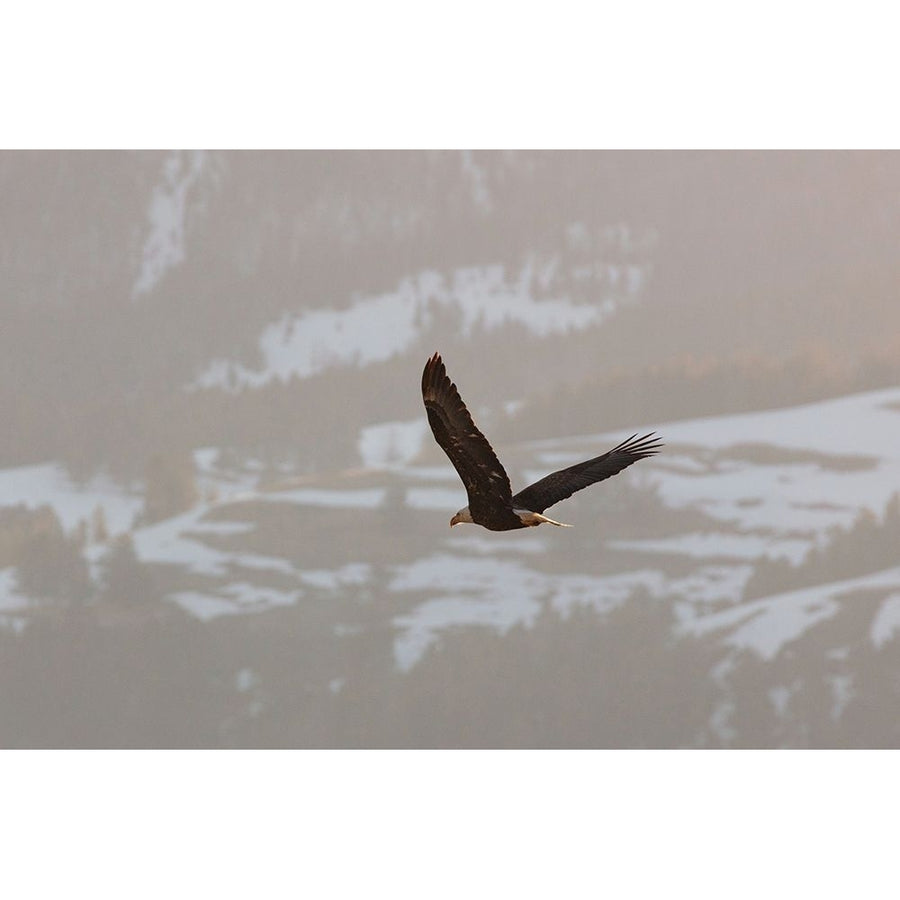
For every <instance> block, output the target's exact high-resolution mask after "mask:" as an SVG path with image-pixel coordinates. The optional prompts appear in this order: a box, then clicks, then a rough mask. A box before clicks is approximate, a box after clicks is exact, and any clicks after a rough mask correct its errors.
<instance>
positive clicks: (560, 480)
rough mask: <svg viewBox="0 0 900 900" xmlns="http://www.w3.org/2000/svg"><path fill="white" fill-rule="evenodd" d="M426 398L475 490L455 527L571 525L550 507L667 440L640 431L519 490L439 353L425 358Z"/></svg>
mask: <svg viewBox="0 0 900 900" xmlns="http://www.w3.org/2000/svg"><path fill="white" fill-rule="evenodd" d="M422 398H423V399H424V401H425V410H426V412H427V413H428V422H429V424H430V425H431V430H432V431H433V432H434V438H435V440H436V441H437V442H438V444H440V445H441V447H442V448H443V450H444V453H446V454H447V456H449V457H450V462H452V463H453V465H454V467H455V468H456V471H457V472H458V473H459V477H460V478H461V479H462V482H463V484H464V485H465V487H466V493H467V494H468V495H469V505H468V506H464V507H463V508H462V509H461V510H459V512H457V513H456V515H455V516H453V518H452V519H451V520H450V527H451V528H452V527H453V526H454V525H456V524H457V523H459V522H472V523H474V524H475V525H481V526H483V527H484V528H488V529H490V530H491V531H511V530H512V529H514V528H528V527H531V526H534V525H542V524H543V523H544V522H547V523H549V524H550V525H560V526H562V527H564V528H569V527H570V526H568V525H565V524H564V523H563V522H557V521H555V520H554V519H551V518H548V517H547V516H545V515H543V512H544V510H545V509H547V508H549V507H551V506H553V504H554V503H559V501H560V500H565V499H566V498H567V497H571V496H572V494H574V493H575V492H576V491H580V490H582V489H583V488H586V487H588V485H591V484H594V482H596V481H603V479H604V478H609V477H611V476H612V475H616V474H617V473H618V472H621V471H622V469H624V468H626V467H627V466H630V465H631V464H632V463H634V462H637V461H638V460H639V459H643V458H644V457H645V456H653V454H654V453H658V452H659V449H660V447H662V446H663V445H662V442H661V440H660V439H659V438H658V437H656V436H655V434H654V433H652V432H651V433H650V434H645V435H644V436H643V437H637V435H636V434H634V435H632V436H631V437H630V438H628V440H625V441H622V443H621V444H619V445H618V446H616V447H613V449H612V450H610V451H608V452H607V453H604V454H603V455H602V456H597V457H594V459H589V460H586V461H585V462H580V463H576V464H575V465H574V466H569V468H568V469H561V470H560V471H559V472H553V473H552V474H550V475H547V476H546V477H545V478H542V479H541V480H540V481H536V482H535V483H534V484H532V485H530V486H529V487H527V488H525V490H524V491H519V493H518V494H516V495H515V496H513V493H512V488H511V487H510V484H509V476H508V475H507V474H506V470H505V469H504V468H503V466H502V465H501V464H500V460H499V459H497V455H496V454H495V453H494V451H493V448H492V447H491V445H490V444H489V443H488V441H487V438H486V437H485V436H484V435H483V434H482V433H481V432H480V431H479V430H478V428H477V426H476V425H475V423H474V422H473V421H472V416H471V415H470V414H469V411H468V410H467V409H466V405H465V403H463V401H462V399H461V398H460V396H459V391H457V389H456V385H455V384H454V383H453V382H452V381H451V380H450V378H449V377H448V376H447V370H446V369H445V368H444V363H443V361H442V360H441V357H440V354H438V353H435V354H434V356H432V357H431V359H429V360H428V362H427V363H426V364H425V371H424V372H423V373H422Z"/></svg>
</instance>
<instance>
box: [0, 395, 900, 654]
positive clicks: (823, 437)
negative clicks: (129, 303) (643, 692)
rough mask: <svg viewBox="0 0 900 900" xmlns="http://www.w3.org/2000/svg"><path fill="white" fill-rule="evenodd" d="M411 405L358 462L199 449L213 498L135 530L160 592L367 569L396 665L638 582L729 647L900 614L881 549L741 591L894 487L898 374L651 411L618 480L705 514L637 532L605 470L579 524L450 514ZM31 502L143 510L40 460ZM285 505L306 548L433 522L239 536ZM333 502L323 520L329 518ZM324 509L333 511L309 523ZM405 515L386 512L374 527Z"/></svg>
mask: <svg viewBox="0 0 900 900" xmlns="http://www.w3.org/2000/svg"><path fill="white" fill-rule="evenodd" d="M422 422H424V417H423V420H422ZM422 422H415V421H413V422H408V423H386V424H385V425H384V426H380V427H374V428H367V429H365V430H363V432H362V433H361V436H360V450H361V454H362V458H363V461H364V462H365V464H366V465H367V467H368V468H365V469H362V470H359V471H358V472H356V473H344V474H341V473H336V474H335V475H334V476H332V477H330V478H324V477H323V478H318V479H304V480H297V479H293V480H291V479H290V478H286V480H285V482H284V483H282V484H276V485H268V486H267V487H266V488H265V489H261V487H260V484H259V481H258V474H256V475H255V474H254V473H253V471H252V467H245V469H244V470H243V471H241V472H230V473H229V472H227V471H226V470H224V469H221V468H217V465H218V464H217V462H216V454H215V452H214V451H213V450H212V449H211V448H206V449H203V450H200V451H198V452H197V454H196V457H195V461H196V465H197V470H198V476H200V477H201V478H202V483H203V484H204V486H205V488H206V493H207V495H209V489H210V488H211V487H214V488H215V494H216V499H215V500H211V501H208V502H205V503H204V504H202V505H199V506H197V507H195V508H194V509H192V510H191V511H189V512H187V513H185V514H183V515H180V516H178V517H176V518H173V519H168V520H164V521H162V522H158V523H156V524H153V525H149V526H145V527H139V528H137V529H136V530H135V531H134V535H133V536H134V547H135V551H136V553H137V555H138V558H139V559H140V560H142V561H143V562H145V563H148V564H152V565H164V566H167V567H175V568H176V569H180V570H181V571H182V572H183V573H184V578H185V580H186V586H185V588H184V589H175V590H171V591H169V592H168V600H169V602H172V603H175V604H178V605H180V606H181V607H183V608H184V609H185V610H187V611H188V612H190V613H191V614H193V615H196V616H197V617H198V618H201V619H203V620H209V619H211V618H215V617H217V616H220V615H224V614H240V613H247V612H252V613H260V612H265V611H266V610H270V609H275V608H277V607H281V606H284V605H285V604H287V605H292V604H300V603H306V602H321V601H322V599H323V598H325V599H327V597H328V596H330V595H334V596H342V597H347V596H353V595H356V594H359V595H363V594H369V593H371V591H372V590H373V585H374V583H375V582H374V580H375V579H376V577H377V579H379V581H378V584H379V588H378V589H379V590H380V591H384V592H387V594H389V595H394V596H395V597H396V600H397V603H398V604H399V608H400V609H401V610H402V611H399V612H398V611H396V609H394V607H392V610H394V611H391V612H388V610H387V609H386V610H385V616H386V617H387V618H388V620H389V625H390V628H391V629H392V630H393V633H394V640H393V647H394V661H395V664H396V665H397V666H398V667H399V668H400V669H402V670H406V671H408V670H411V669H413V668H414V667H415V665H416V664H417V662H418V661H419V660H421V659H422V657H423V655H424V654H425V653H427V652H428V649H429V647H431V646H432V645H434V644H435V642H437V641H439V640H440V637H441V635H442V634H443V633H445V632H448V631H452V630H454V629H458V628H465V627H476V628H477V627H488V628H492V629H496V630H499V631H500V632H503V631H504V630H506V629H509V628H510V627H512V626H513V625H516V624H525V625H527V624H528V623H529V622H530V621H531V620H533V618H534V616H535V615H536V614H537V612H538V611H539V610H540V609H541V608H542V607H543V606H544V605H546V604H549V605H550V607H551V608H553V609H554V610H557V611H558V612H559V613H560V614H562V615H565V614H566V613H567V612H568V611H569V610H570V609H571V608H572V607H573V605H588V606H591V607H593V608H595V609H597V610H599V611H603V610H607V609H609V608H611V607H613V606H615V605H617V604H621V603H624V602H627V600H628V598H629V596H630V595H631V593H632V592H633V591H634V590H635V589H641V590H644V591H646V592H649V594H650V595H651V596H653V597H656V598H658V600H659V601H660V602H665V603H669V604H674V605H675V607H676V609H677V614H678V619H679V621H680V623H681V624H680V627H681V628H683V629H685V630H687V631H691V632H692V633H695V634H715V635H717V636H718V638H719V639H720V640H721V641H722V644H723V646H724V647H741V648H749V649H752V650H754V651H756V652H757V653H758V654H759V655H760V656H761V657H764V658H771V657H772V656H774V655H776V654H777V653H778V652H779V651H781V650H782V649H784V648H785V647H786V646H789V645H790V644H791V643H792V642H795V641H798V640H800V639H802V638H803V637H804V635H806V634H807V633H808V632H809V631H810V630H812V629H815V628H816V627H817V626H818V625H819V624H821V623H822V622H824V621H826V620H827V619H829V618H830V617H832V616H833V615H834V614H835V613H836V612H837V611H838V610H839V609H840V605H841V602H842V598H845V597H848V596H852V595H853V593H854V592H858V591H859V590H862V589H871V590H878V591H881V592H883V594H884V603H883V604H882V605H881V606H880V607H879V608H878V610H877V612H876V614H875V617H874V618H873V619H872V621H871V622H870V623H869V625H868V626H867V634H866V635H864V637H865V638H866V639H867V640H871V641H872V642H873V644H874V645H876V646H877V645H880V644H881V643H883V642H884V641H886V640H888V639H889V637H890V635H892V634H893V630H894V629H895V628H896V627H897V624H898V621H900V619H898V616H897V614H896V610H897V594H898V592H900V569H898V568H890V567H889V568H886V569H884V570H879V571H873V572H871V573H869V574H866V575H863V576H860V577H857V578H853V579H848V580H845V581H841V582H839V583H834V584H823V585H820V586H815V587H811V588H807V589H804V590H799V591H790V592H787V593H785V594H779V595H778V596H773V597H768V598H759V599H755V600H753V601H751V602H746V603H742V602H741V597H742V591H743V588H744V586H745V584H746V583H747V580H748V578H749V577H750V575H751V573H752V571H753V567H754V564H755V563H756V562H757V561H759V560H760V559H762V558H778V557H781V558H784V559H787V560H790V561H791V562H793V563H796V562H799V561H800V559H802V557H803V555H804V554H805V553H806V552H807V551H808V549H809V548H810V547H813V546H822V545H823V544H824V543H825V542H826V540H827V536H828V534H829V532H830V530H831V529H833V528H835V527H836V526H844V527H846V526H848V525H849V524H850V523H852V522H853V520H854V519H855V517H856V516H857V515H858V514H859V512H860V511H861V510H862V509H863V508H866V507H868V508H870V509H872V510H874V511H876V512H877V513H880V512H881V510H882V509H883V507H884V504H885V503H886V501H887V499H888V498H889V496H890V495H891V493H892V492H894V491H897V490H900V443H898V442H897V441H896V439H895V438H896V434H897V433H898V426H900V389H896V388H895V389H890V390H882V391H876V392H871V393H866V394H859V395H855V396H850V397H842V398H838V399H835V400H831V401H827V402H823V403H816V404H810V405H807V406H802V407H795V408H790V409H782V410H774V411H769V412H760V413H751V414H745V415H734V416H722V417H711V418H705V419H699V420H694V421H686V422H670V423H663V424H661V425H660V426H659V431H660V433H661V434H662V435H663V436H664V438H665V440H666V442H667V447H666V449H665V451H664V452H663V453H662V454H661V455H660V456H659V457H657V458H655V459H652V460H646V461H642V462H641V463H640V465H639V466H635V467H634V468H633V469H631V470H629V471H628V472H626V473H625V474H624V475H622V476H620V478H622V479H628V480H634V483H636V484H640V485H644V486H648V485H652V486H653V487H654V488H655V490H656V491H657V492H658V496H659V498H660V499H661V500H662V502H663V503H664V504H665V506H666V507H667V508H669V509H671V510H673V511H675V512H676V513H678V512H679V511H680V512H682V513H685V514H686V513H689V512H691V511H695V512H696V511H699V512H701V513H702V514H703V515H704V516H705V519H704V521H705V522H706V523H707V527H706V528H704V529H703V530H697V528H696V527H695V526H689V527H685V528H684V529H683V530H681V531H679V530H677V529H675V530H674V531H672V529H669V533H666V534H659V533H655V534H654V533H652V529H651V533H648V534H646V535H645V536H643V537H633V536H628V537H626V536H623V535H622V534H619V533H617V530H616V520H615V518H613V519H608V518H604V517H603V511H602V507H596V506H594V505H593V503H592V501H593V500H596V499H601V498H602V497H603V495H604V493H605V492H607V491H609V490H611V489H613V484H614V483H613V482H609V483H607V484H605V485H599V486H597V487H595V488H593V489H591V490H590V491H588V492H585V493H584V494H580V495H578V498H576V499H573V500H572V501H569V503H570V504H571V506H570V508H569V510H568V515H567V517H566V518H567V519H568V520H569V521H571V522H573V524H574V525H575V529H574V531H573V532H568V533H558V532H556V531H555V530H551V529H546V528H545V529H540V530H537V531H533V532H528V533H522V534H514V535H494V534H490V533H488V532H484V531H481V530H479V529H475V528H474V527H468V526H466V527H464V528H457V529H454V530H453V532H449V531H448V530H447V529H446V521H447V520H448V519H449V516H450V514H451V513H452V512H453V511H454V510H455V509H456V508H458V506H460V505H463V503H464V492H463V490H462V486H461V485H460V484H459V482H458V479H457V477H456V474H455V472H454V471H453V469H452V467H451V466H450V465H449V464H448V463H446V462H445V460H444V458H443V456H442V454H441V452H440V450H439V449H438V448H437V447H436V446H435V445H434V444H433V442H432V441H431V436H430V433H429V432H428V431H427V428H426V427H425V426H424V425H423V424H422ZM621 437H622V435H620V434H618V433H614V434H597V435H581V436H572V437H561V438H554V439H550V440H546V441H540V442H536V443H532V444H527V445H517V446H514V447H511V448H506V452H504V448H502V447H501V448H499V450H500V453H501V456H502V457H504V458H506V459H507V460H512V461H513V463H514V465H515V471H516V472H517V473H522V477H524V478H526V479H531V478H534V477H537V476H538V475H540V474H543V473H546V472H547V471H549V470H552V469H554V468H558V467H562V466H564V465H566V464H569V463H571V462H572V461H574V460H577V459H581V458H584V457H585V456H588V455H591V454H593V453H596V452H597V451H598V450H599V449H602V448H604V447H607V446H609V445H612V444H613V443H615V442H616V441H618V440H619V439H620V438H621ZM22 502H26V503H32V504H39V503H48V504H50V505H51V506H53V507H54V509H55V510H56V511H57V513H58V515H59V516H60V519H61V520H62V522H63V523H64V524H65V525H66V527H72V526H74V524H76V522H77V520H78V518H79V517H87V516H89V515H90V513H91V511H92V510H93V509H94V508H95V507H96V506H97V505H102V506H103V507H104V509H105V510H106V515H107V518H108V521H109V526H110V532H111V534H112V535H115V534H117V533H119V532H121V531H124V530H127V529H128V527H130V519H131V518H133V516H134V515H135V514H136V512H137V505H136V504H137V500H136V498H135V497H134V496H133V495H129V494H126V493H119V494H117V493H115V491H114V490H113V489H112V487H111V485H110V484H109V483H106V482H103V481H97V480H95V481H94V482H92V483H89V484H88V485H85V486H83V487H80V488H76V487H75V486H73V485H72V484H71V483H70V482H69V481H68V480H67V479H65V477H64V476H63V475H62V474H61V473H60V471H59V469H58V468H57V467H54V466H51V465H46V466H37V467H30V468H28V469H19V470H7V471H5V472H3V473H0V505H11V504H15V503H22ZM387 504H394V505H393V506H386V505H387ZM397 504H399V507H398V506H397ZM276 507H281V508H286V509H290V510H293V513H292V515H293V516H294V519H293V521H295V522H296V523H297V528H298V532H297V535H296V542H297V545H298V548H299V547H302V545H303V544H304V543H306V542H307V541H309V540H310V539H311V538H313V535H314V534H315V532H316V531H318V530H319V529H320V528H330V529H335V528H338V529H340V528H343V527H344V526H346V527H348V528H350V529H352V528H353V526H354V523H355V522H356V520H357V518H358V517H359V516H362V515H366V516H369V517H371V516H376V515H379V514H383V513H382V511H385V510H388V509H392V510H393V511H394V512H393V515H399V516H401V517H402V516H403V515H413V514H415V516H416V519H415V521H416V523H417V527H421V525H422V523H425V527H426V528H427V532H425V533H424V534H420V535H417V537H416V539H415V540H414V541H412V540H410V538H409V535H407V534H405V533H404V534H402V535H397V536H396V538H395V541H396V543H395V544H394V549H393V550H391V549H390V545H389V546H388V548H387V549H386V548H385V545H384V544H383V543H381V542H378V543H377V544H376V542H371V543H370V541H369V537H371V535H370V534H369V533H368V532H367V530H366V528H368V527H370V526H366V527H364V528H363V530H362V531H358V530H351V531H350V532H349V533H350V534H351V536H352V540H350V541H349V542H347V543H345V544H343V545H342V546H341V547H340V548H339V549H337V550H336V551H335V552H334V553H331V554H328V555H329V556H330V558H331V561H332V563H331V564H330V565H322V564H320V563H318V562H315V563H312V564H311V563H310V560H309V559H308V558H305V555H304V553H302V552H301V550H300V549H298V552H297V553H296V554H289V555H287V556H285V555H284V553H283V552H278V551H276V550H275V549H274V548H273V549H272V550H271V551H266V552H260V551H259V549H255V550H252V551H251V550H248V549H246V548H245V547H244V546H243V542H244V541H245V540H248V539H249V538H251V537H254V535H255V534H256V532H257V531H258V530H259V529H260V528H262V525H263V522H264V520H265V518H266V516H267V515H270V513H267V512H266V511H267V510H273V509H274V508H276ZM403 509H405V510H407V513H403V512H402V510H403ZM326 515H327V520H326V519H324V518H322V517H323V516H326ZM320 519H321V520H322V522H323V523H325V522H326V521H327V524H321V525H320V524H319V523H320ZM685 520H686V521H687V520H688V516H687V515H685ZM366 521H367V522H368V521H370V519H367V520H366ZM402 524H403V523H402V521H400V520H399V519H391V518H390V517H389V518H387V519H385V520H384V521H382V522H380V523H379V524H378V529H379V530H383V529H390V528H391V527H393V526H396V525H402ZM465 528H468V530H465ZM579 532H581V533H582V534H583V535H584V536H585V537H587V538H589V539H590V542H591V545H592V546H593V550H589V549H587V547H585V546H584V545H583V544H579V545H578V546H580V547H582V548H583V549H582V551H581V553H582V555H581V556H580V562H578V563H577V564H575V566H574V567H573V566H572V565H568V566H567V571H565V572H559V571H557V570H556V567H554V566H549V567H548V565H547V564H548V561H552V560H553V558H554V556H555V555H558V554H561V553H563V552H566V553H569V554H571V546H569V547H567V546H566V542H567V541H568V542H569V543H570V545H571V542H573V541H578V540H579V537H578V535H579ZM320 536H321V535H319V536H316V537H315V538H314V539H315V540H318V539H319V537H320ZM582 540H583V538H582ZM262 543H263V544H265V541H263V542H262ZM254 544H255V545H258V544H259V542H258V541H254ZM410 545H412V546H414V552H413V554H412V556H410V552H409V550H408V546H410ZM86 552H87V555H88V557H89V558H90V559H91V560H92V562H94V563H96V562H97V560H99V559H100V558H101V557H102V554H103V552H104V549H103V547H102V546H100V545H96V544H94V545H91V546H89V547H88V549H87V551H86ZM314 558H317V557H315V555H314ZM566 558H567V559H572V556H571V555H569V556H567V557H566ZM576 558H579V557H577V556H576ZM376 573H382V574H376ZM3 577H4V581H3V582H2V583H3V585H5V587H4V596H5V601H4V603H5V605H6V606H7V607H8V608H9V607H19V612H20V613H22V612H24V610H23V609H22V608H21V607H22V606H23V604H24V601H23V600H22V598H20V597H17V595H16V594H15V592H14V590H13V586H12V584H13V583H12V576H11V571H10V570H7V571H6V572H5V573H4V575H3ZM188 584H189V586H187V585H188ZM313 597H315V600H313ZM14 601H15V602H14ZM7 612H9V609H7Z"/></svg>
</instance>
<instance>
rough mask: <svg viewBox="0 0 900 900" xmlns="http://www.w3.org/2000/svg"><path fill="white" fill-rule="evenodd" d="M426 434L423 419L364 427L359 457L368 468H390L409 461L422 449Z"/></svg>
mask: <svg viewBox="0 0 900 900" xmlns="http://www.w3.org/2000/svg"><path fill="white" fill-rule="evenodd" d="M427 431H428V423H427V421H426V420H425V418H424V417H421V418H418V419H413V420H411V421H406V422H383V423H381V424H379V425H369V426H367V427H366V428H363V429H362V431H361V432H360V436H359V445H358V446H359V455H360V457H361V458H362V462H363V465H364V466H366V467H367V468H370V469H389V468H394V467H397V466H405V465H407V463H410V462H412V460H414V459H415V458H416V457H417V456H418V455H419V453H420V451H421V450H422V441H423V439H424V438H425V435H426V433H427Z"/></svg>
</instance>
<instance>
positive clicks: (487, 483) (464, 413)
mask: <svg viewBox="0 0 900 900" xmlns="http://www.w3.org/2000/svg"><path fill="white" fill-rule="evenodd" d="M422 399H423V400H424V401H425V409H426V411H427V413H428V422H429V424H430V425H431V430H432V431H433V432H434V438H435V440H436V441H437V442H438V443H439V444H440V445H441V447H442V448H443V450H444V453H446V454H447V456H449V457H450V462H452V463H453V465H454V467H455V468H456V471H457V472H458V473H459V477H460V478H461V479H462V483H463V484H464V485H465V486H466V493H467V494H468V495H469V511H470V512H471V513H472V515H473V516H476V517H477V516H478V513H479V512H480V511H481V510H486V511H487V510H491V509H496V508H497V507H498V506H500V507H508V506H509V505H510V502H511V501H512V488H511V487H510V486H509V476H508V475H507V474H506V470H505V469H504V468H503V466H502V465H501V464H500V460H499V459H497V454H496V453H494V450H493V448H492V447H491V445H490V444H489V443H488V440H487V438H486V437H485V436H484V435H483V434H482V433H481V432H480V431H479V430H478V428H477V427H476V425H475V423H474V422H473V421H472V416H471V415H470V414H469V411H468V410H467V409H466V405H465V403H463V401H462V398H461V397H460V396H459V391H457V389H456V385H455V384H454V383H453V382H452V381H451V380H450V379H449V377H448V376H447V370H446V369H445V368H444V363H443V361H442V360H441V357H440V354H438V353H435V354H434V356H432V357H431V359H429V360H428V362H427V363H426V364H425V371H424V372H422Z"/></svg>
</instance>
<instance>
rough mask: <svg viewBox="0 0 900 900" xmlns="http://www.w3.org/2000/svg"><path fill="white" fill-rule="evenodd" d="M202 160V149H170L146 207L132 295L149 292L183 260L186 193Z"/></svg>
mask: <svg viewBox="0 0 900 900" xmlns="http://www.w3.org/2000/svg"><path fill="white" fill-rule="evenodd" d="M205 162H206V153H205V151H203V150H192V151H189V152H180V151H174V152H172V153H170V154H169V155H168V156H167V157H166V160H165V162H164V163H163V172H162V181H161V182H160V183H159V184H158V185H157V186H156V187H155V188H154V190H153V196H152V197H151V198H150V206H149V208H148V210H147V219H148V222H149V227H148V233H147V237H146V238H145V240H144V246H143V249H142V252H141V264H140V270H139V272H138V274H137V278H136V279H135V282H134V286H133V287H132V291H131V296H132V298H137V297H139V296H141V295H142V294H147V293H149V292H150V291H152V290H153V288H155V287H156V285H157V284H159V282H160V281H161V280H162V279H163V277H164V276H165V274H166V272H168V271H169V270H170V269H173V268H175V266H178V265H180V264H181V263H182V262H184V258H185V230H186V229H185V219H186V216H185V211H186V208H187V196H188V192H189V191H190V189H191V187H193V185H194V184H195V183H196V181H197V179H198V178H199V177H200V174H201V173H202V171H203V166H204V164H205Z"/></svg>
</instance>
